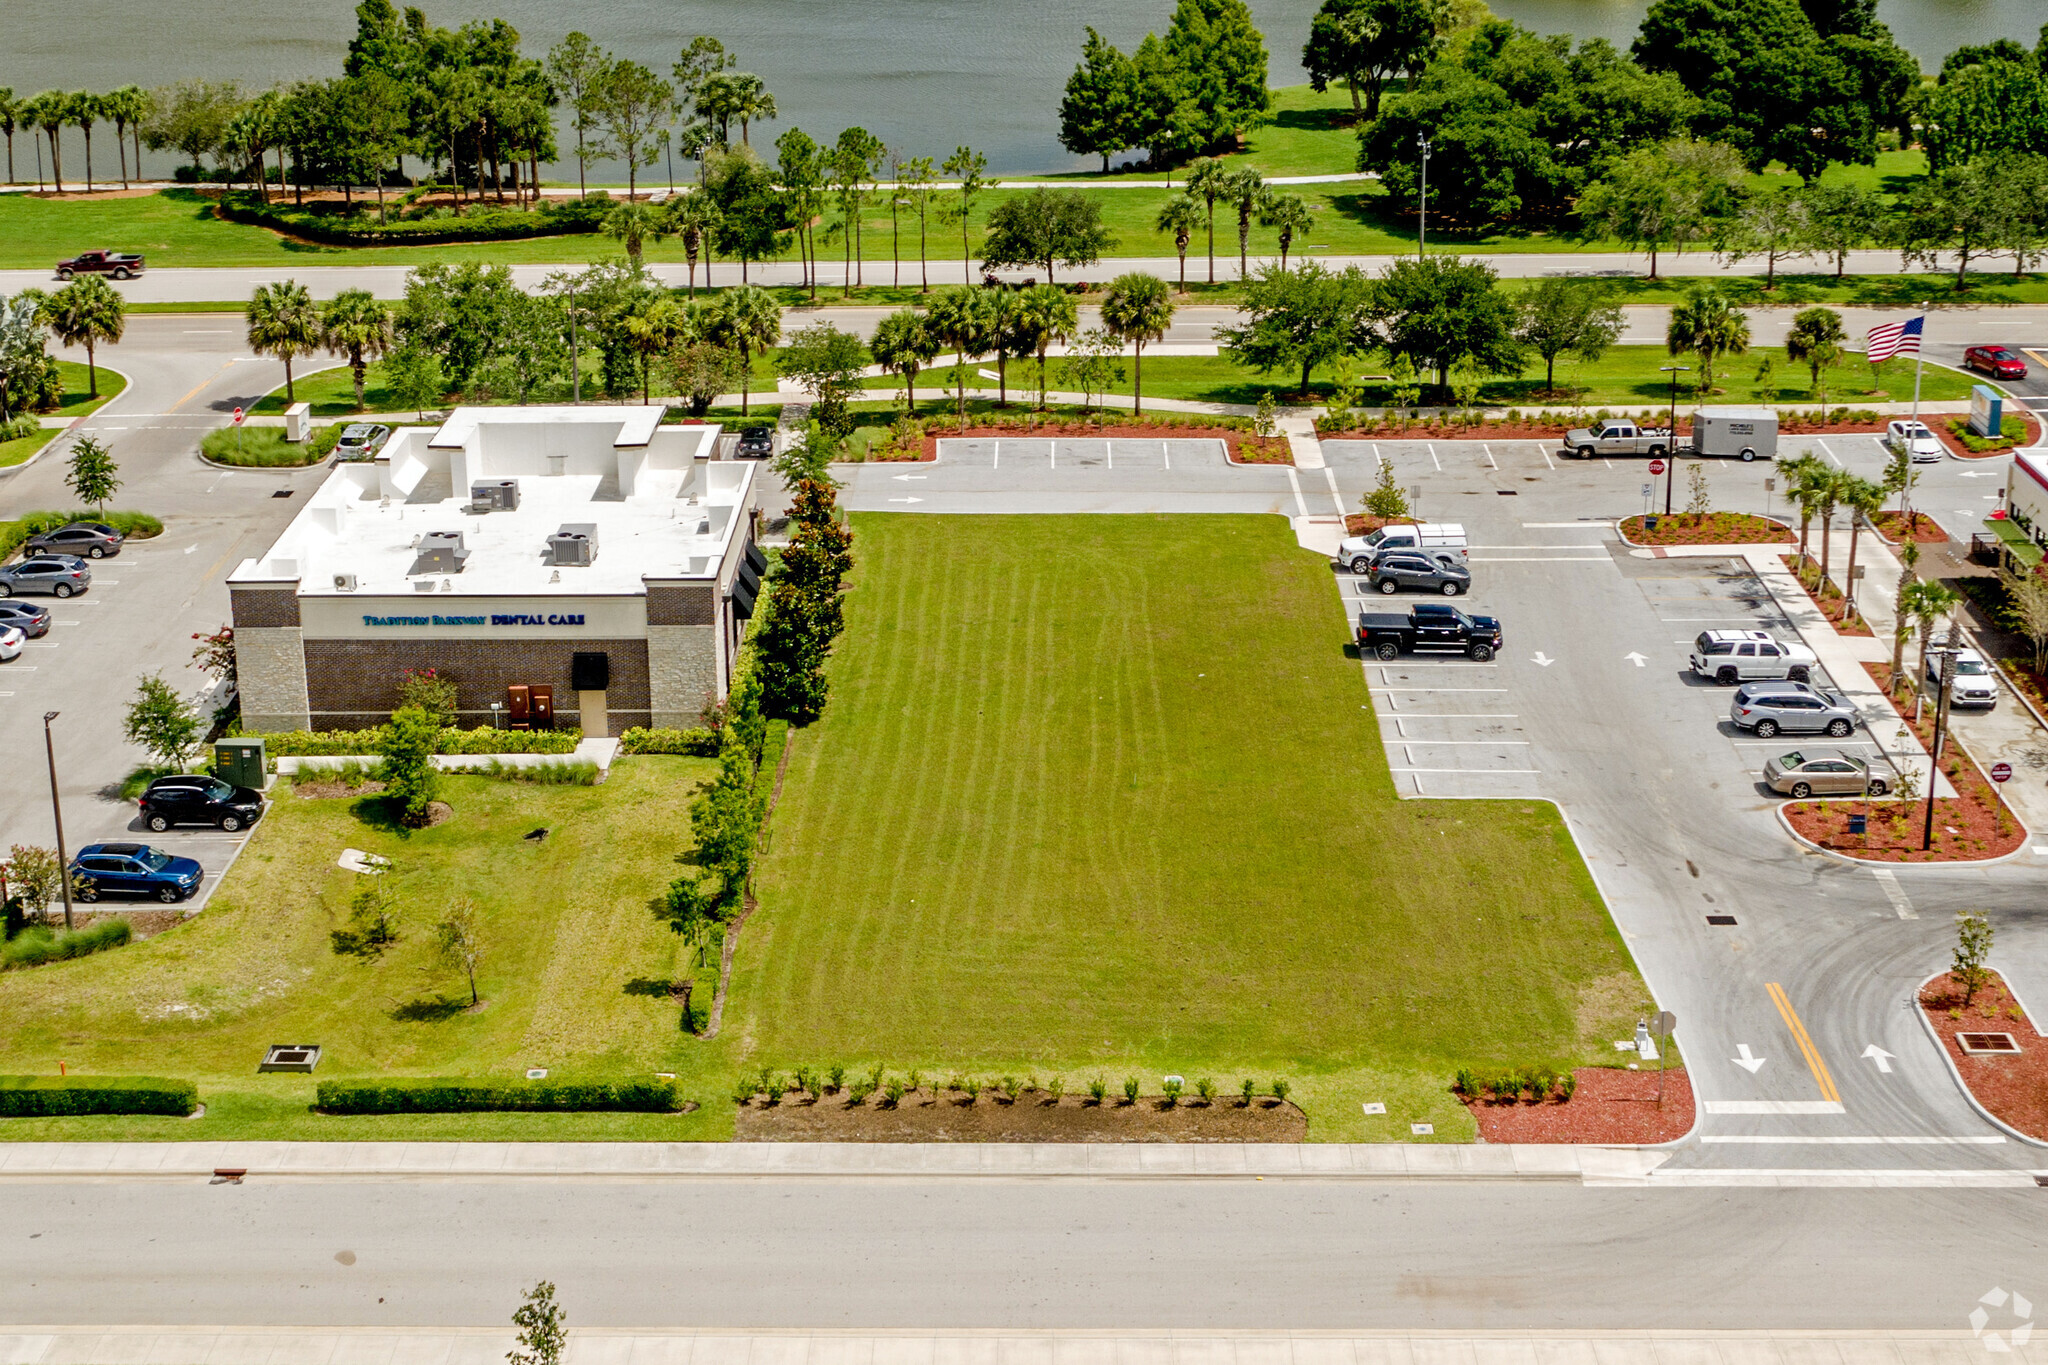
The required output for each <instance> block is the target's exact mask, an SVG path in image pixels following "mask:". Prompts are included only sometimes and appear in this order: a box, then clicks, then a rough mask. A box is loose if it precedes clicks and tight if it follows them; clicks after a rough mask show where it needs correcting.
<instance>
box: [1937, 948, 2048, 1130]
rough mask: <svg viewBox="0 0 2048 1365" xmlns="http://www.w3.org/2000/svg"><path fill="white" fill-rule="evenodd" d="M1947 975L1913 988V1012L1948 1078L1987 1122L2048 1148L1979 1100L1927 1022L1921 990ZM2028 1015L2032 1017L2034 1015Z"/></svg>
mask: <svg viewBox="0 0 2048 1365" xmlns="http://www.w3.org/2000/svg"><path fill="white" fill-rule="evenodd" d="M1947 975H1948V973H1947V972H1934V973H1931V974H1929V975H1928V976H1927V977H1926V978H1925V980H1923V981H1921V983H1920V984H1919V985H1917V986H1915V987H1914V988H1913V1013H1914V1014H1915V1015H1916V1016H1918V1017H1919V1020H1920V1027H1921V1028H1923V1029H1925V1030H1926V1031H1927V1041H1928V1042H1930V1043H1932V1044H1934V1050H1935V1051H1936V1052H1938V1053H1940V1054H1941V1064H1942V1065H1943V1066H1945V1067H1947V1068H1948V1078H1949V1079H1950V1080H1952V1081H1954V1082H1955V1083H1956V1089H1958V1090H1960V1091H1962V1092H1963V1098H1964V1099H1965V1100H1968V1101H1969V1103H1970V1107H1971V1108H1972V1109H1974V1110H1976V1111H1977V1116H1978V1117H1979V1118H1981V1119H1983V1120H1984V1121H1985V1122H1986V1123H1988V1124H1991V1125H1992V1126H1993V1127H1995V1128H1997V1129H1998V1130H1999V1131H2000V1132H2002V1133H2005V1134H2007V1135H2009V1136H2011V1137H2014V1138H2017V1139H2019V1140H2020V1141H2021V1142H2024V1143H2026V1144H2027V1145H2028V1146H2029V1147H2041V1148H2048V1142H2043V1141H2041V1139H2039V1138H2035V1137H2028V1136H2027V1135H2026V1134H2025V1133H2022V1132H2021V1131H2020V1130H2019V1129H2017V1128H2015V1127H2013V1126H2012V1125H2011V1124H2009V1123H2007V1122H2005V1121H2004V1120H2003V1119H2001V1118H1999V1117H1998V1115H1996V1114H1994V1113H1992V1112H1991V1111H1990V1110H1989V1109H1986V1108H1985V1107H1984V1106H1983V1105H1981V1104H1979V1103H1978V1102H1977V1096H1976V1094H1975V1093H1974V1092H1973V1091H1971V1089H1970V1083H1969V1082H1968V1081H1966V1080H1964V1079H1963V1073H1962V1072H1961V1071H1959V1070H1958V1069H1957V1068H1956V1059H1955V1058H1953V1057H1951V1056H1949V1055H1948V1046H1947V1045H1946V1044H1945V1043H1943V1042H1942V1041H1941V1035H1940V1034H1938V1033H1936V1032H1935V1031H1934V1025H1932V1024H1930V1023H1928V1022H1927V1011H1926V1010H1924V1009H1922V1008H1920V992H1922V991H1924V990H1926V989H1927V983H1928V982H1929V981H1932V980H1934V978H1935V977H1937V976H1947ZM2004 976H2005V974H2004V973H2003V972H2000V973H1999V979H2000V980H2003V979H2004ZM2028 1017H2029V1018H2031V1017H2032V1016H2031V1015H2030V1016H2028ZM2037 1031H2038V1030H2037Z"/></svg>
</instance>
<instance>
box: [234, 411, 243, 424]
mask: <svg viewBox="0 0 2048 1365" xmlns="http://www.w3.org/2000/svg"><path fill="white" fill-rule="evenodd" d="M235 425H236V426H240V425H242V410H241V409H240V408H236V409H235Z"/></svg>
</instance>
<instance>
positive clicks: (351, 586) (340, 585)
mask: <svg viewBox="0 0 2048 1365" xmlns="http://www.w3.org/2000/svg"><path fill="white" fill-rule="evenodd" d="M334 590H335V591H336V592H354V591H355V590H356V576H355V575H354V574H352V573H338V574H336V575H335V576H334Z"/></svg>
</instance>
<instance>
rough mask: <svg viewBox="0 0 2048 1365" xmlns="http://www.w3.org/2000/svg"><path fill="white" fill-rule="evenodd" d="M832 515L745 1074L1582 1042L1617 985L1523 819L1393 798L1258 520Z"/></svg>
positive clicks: (1429, 1055) (1280, 539)
mask: <svg viewBox="0 0 2048 1365" xmlns="http://www.w3.org/2000/svg"><path fill="white" fill-rule="evenodd" d="M854 527H855V532H856V543H855V553H856V558H857V561H858V563H857V568H856V571H855V575H854V578H853V580H852V588H851V591H850V593H849V595H848V598H847V622H848V628H847V631H846V634H845V635H844V636H843V637H842V639H841V640H840V642H839V645H838V647H837V651H836V653H835V656H834V659H833V662H832V665H831V672H832V679H833V691H832V698H831V702H830V704H829V706H828V707H827V709H826V712H825V715H824V717H823V719H822V720H820V721H819V722H818V723H817V724H816V725H814V726H812V727H810V728H809V729H808V730H806V731H805V732H803V733H802V734H801V735H799V736H798V737H797V740H796V744H797V759H796V761H795V762H794V763H793V764H792V766H791V770H790V773H789V777H788V781H787V783H786V784H785V787H784V790H783V795H782V802H781V805H780V806H779V807H778V811H777V815H776V831H775V838H774V841H773V845H772V849H771V852H770V854H769V856H768V857H767V858H766V859H765V860H764V863H763V866H762V868H761V872H760V876H759V887H760V896H761V906H762V908H761V910H760V911H759V912H758V913H757V915H756V916H755V919H754V920H753V921H752V922H751V923H750V926H749V929H748V932H747V937H746V939H745V940H744V941H743V943H742V947H741V951H740V960H739V965H738V974H737V978H736V990H735V995H734V999H733V1003H732V1006H731V1008H732V1009H733V1010H734V1012H735V1017H736V1019H737V1020H739V1021H742V1027H743V1028H744V1030H745V1033H744V1036H745V1037H746V1038H747V1039H748V1041H749V1043H750V1045H751V1047H752V1050H753V1051H754V1052H755V1053H756V1055H757V1056H758V1059H759V1060H760V1061H761V1062H763V1063H765V1064H771V1065H791V1064H795V1063H797V1062H827V1061H830V1060H832V1059H834V1058H835V1057H836V1058H840V1059H844V1060H847V1061H849V1062H855V1061H859V1060H861V1059H868V1060H870V1061H882V1062H884V1063H886V1064H888V1065H891V1066H895V1067H902V1068H907V1067H909V1066H913V1065H915V1066H922V1067H925V1068H926V1069H927V1070H929V1069H932V1068H938V1067H947V1068H951V1067H958V1068H963V1069H975V1068H982V1069H989V1068H997V1067H1004V1068H1016V1069H1018V1070H1019V1072H1020V1074H1021V1073H1022V1072H1023V1071H1024V1070H1025V1069H1027V1068H1036V1069H1038V1070H1040V1071H1042V1072H1050V1071H1055V1070H1070V1071H1073V1072H1075V1073H1076V1074H1078V1073H1079V1072H1080V1071H1081V1069H1082V1068H1090V1067H1094V1066H1097V1065H1101V1066H1104V1067H1105V1068H1106V1067H1107V1066H1109V1065H1111V1064H1115V1063H1122V1062H1130V1063H1132V1064H1133V1065H1136V1064H1139V1063H1143V1064H1144V1065H1146V1066H1147V1067H1148V1068H1150V1067H1151V1065H1152V1064H1154V1063H1157V1064H1158V1065H1159V1066H1163V1067H1166V1068H1168V1069H1173V1068H1179V1069H1183V1070H1186V1071H1187V1072H1188V1074H1190V1075H1195V1074H1202V1072H1203V1071H1204V1070H1213V1072H1214V1073H1216V1074H1218V1075H1221V1074H1225V1073H1228V1072H1233V1071H1236V1070H1238V1069H1240V1068H1244V1069H1251V1068H1267V1067H1272V1068H1279V1067H1283V1066H1284V1067H1287V1068H1290V1069H1293V1070H1295V1071H1297V1072H1306V1071H1317V1070H1323V1071H1334V1070H1339V1069H1345V1068H1366V1067H1370V1068H1377V1069H1379V1070H1380V1071H1382V1072H1416V1071H1425V1072H1428V1073H1431V1074H1438V1073H1441V1072H1443V1071H1445V1070H1447V1069H1448V1068H1449V1067H1450V1066H1454V1065H1456V1064H1458V1063H1461V1062H1472V1063H1484V1062H1488V1061H1491V1060H1502V1061H1506V1060H1515V1061H1542V1060H1554V1061H1556V1062H1568V1061H1571V1060H1573V1059H1575V1058H1584V1059H1585V1060H1592V1059H1594V1058H1596V1057H1598V1056H1599V1054H1598V1052H1596V1051H1594V1048H1595V1046H1596V1044H1597V1045H1598V1046H1604V1043H1603V1042H1600V1040H1599V1038H1598V1036H1597V1035H1599V1034H1600V1032H1601V1030H1604V1029H1610V1028H1611V1027H1613V1026H1614V1025H1613V1021H1608V1020H1604V1019H1603V1020H1600V1021H1598V1022H1597V1025H1596V1024H1594V1023H1589V1022H1588V1021H1587V1020H1586V1019H1584V1018H1583V1017H1582V1013H1583V1007H1584V1006H1585V1004H1586V1001H1587V1000H1588V999H1590V998H1592V993H1593V992H1594V991H1595V988H1596V985H1599V986H1603V987H1604V988H1605V989H1606V990H1607V992H1608V993H1609V994H1612V993H1613V990H1614V986H1615V983H1616V982H1617V980H1620V981H1622V982H1623V983H1624V985H1628V984H1630V983H1632V985H1633V988H1634V990H1635V991H1637V992H1640V982H1639V981H1638V980H1637V979H1636V978H1635V977H1634V972H1633V967H1632V965H1631V964H1630V962H1629V960H1628V957H1627V954H1626V952H1625V951H1624V949H1623V948H1622V945H1621V943H1620V940H1619V937H1618V935H1616V933H1615V932H1614V929H1613V926H1612V924H1611V923H1610V922H1609V920H1608V918H1607V916H1606V913H1605V910H1604V908H1603V907H1602V906H1601V905H1600V903H1599V900H1598V898H1597V895H1596V894H1595V892H1594V889H1593V886H1592V883H1591V879H1590V877H1589V876H1588V875H1587V873H1586V871H1585V867H1584V865H1583V863H1582V862H1581V861H1580V859H1579V857H1578V854H1577V850H1576V849H1575V848H1574V847H1573V845H1572V843H1571V841H1570V839H1569V837H1568V836H1567V835H1566V833H1565V831H1564V829H1563V827H1562V824H1561V823H1560V821H1559V820H1558V818H1557V816H1556V814H1555V812H1554V811H1553V810H1552V809H1551V808H1549V807H1548V806H1546V805H1540V804H1536V803H1531V802H1401V801H1398V800H1396V799H1395V798H1394V796H1393V787H1392V782H1391V779H1390V776H1389V774H1388V772H1387V765H1386V759H1385V756H1384V753H1383V752H1382V747H1381V745H1380V742H1379V734H1378V727H1377V723H1376V721H1375V719H1374V717H1373V715H1372V713H1371V711H1370V710H1369V709H1368V705H1367V704H1368V702H1369V700H1370V698H1369V695H1368V693H1367V691H1366V688H1365V686H1364V682H1363V680H1362V678H1361V677H1360V671H1359V667H1358V664H1357V662H1356V661H1355V659H1352V658H1350V657H1349V656H1348V655H1347V654H1346V652H1345V648H1344V646H1345V638H1344V632H1343V624H1342V622H1341V620H1339V619H1338V618H1337V617H1336V615H1335V614H1334V613H1333V612H1332V610H1331V608H1330V602H1329V594H1330V585H1329V578H1328V569H1327V567H1326V566H1325V564H1324V563H1323V562H1322V560H1321V559H1320V558H1319V557H1317V556H1315V555H1312V554H1309V553H1307V552H1304V551H1302V550H1300V549H1299V548H1298V547H1297V546H1296V545H1295V543H1294V539H1293V535H1292V533H1291V531H1290V529H1289V527H1288V524H1287V523H1286V521H1285V520H1284V519H1281V518H1278V517H1203V516H1175V517H1165V516H1076V517H1041V516H1014V517H1010V516H980V517H945V516H921V515H917V514H861V515H859V516H856V517H855V519H854ZM1628 993H1629V992H1628V991H1624V992H1623V994H1628ZM1607 1036H1612V1035H1611V1033H1610V1034H1608V1035H1607Z"/></svg>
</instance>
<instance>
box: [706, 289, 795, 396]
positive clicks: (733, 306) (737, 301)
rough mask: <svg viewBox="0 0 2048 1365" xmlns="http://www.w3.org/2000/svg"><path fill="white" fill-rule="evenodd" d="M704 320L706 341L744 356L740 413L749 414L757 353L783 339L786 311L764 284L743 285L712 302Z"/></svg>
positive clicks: (741, 363)
mask: <svg viewBox="0 0 2048 1365" xmlns="http://www.w3.org/2000/svg"><path fill="white" fill-rule="evenodd" d="M700 318H701V322H700V326H701V327H702V328H703V331H704V339H705V340H706V341H708V342H710V343H711V344H712V345H714V346H725V347H728V348H730V349H732V350H735V351H738V352H739V353H740V413H741V415H745V413H746V411H747V390H748V389H749V388H751V387H752V386H753V381H754V352H756V351H765V350H767V349H768V348H769V347H770V346H773V345H774V344H775V343H776V342H778V341H780V340H782V310H781V309H780V308H778V307H776V305H775V296H774V295H772V294H770V293H769V292H768V291H767V290H765V289H763V288H762V287H761V286H760V285H758V284H742V285H739V286H737V287H736V288H733V289H728V290H726V291H725V293H723V294H721V295H719V296H718V297H717V298H716V299H714V300H712V302H711V304H710V305H709V306H708V307H706V308H705V309H704V310H703V312H702V314H701V315H700Z"/></svg>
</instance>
